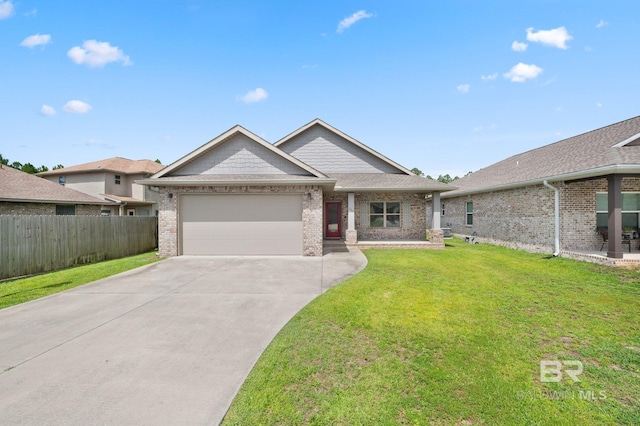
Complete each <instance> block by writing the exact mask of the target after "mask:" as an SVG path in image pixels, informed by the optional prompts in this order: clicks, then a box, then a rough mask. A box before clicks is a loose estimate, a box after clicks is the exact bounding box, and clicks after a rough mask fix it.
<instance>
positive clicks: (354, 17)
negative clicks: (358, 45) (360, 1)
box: [336, 10, 373, 34]
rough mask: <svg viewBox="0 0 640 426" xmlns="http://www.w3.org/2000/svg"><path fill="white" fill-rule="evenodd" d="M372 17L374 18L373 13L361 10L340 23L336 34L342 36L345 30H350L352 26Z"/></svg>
mask: <svg viewBox="0 0 640 426" xmlns="http://www.w3.org/2000/svg"><path fill="white" fill-rule="evenodd" d="M372 16H373V13H367V11H366V10H359V11H357V12H356V13H354V14H353V15H351V16H348V17H346V18H344V19H343V20H342V21H340V23H339V24H338V29H337V30H336V32H337V33H338V34H341V33H342V32H343V31H344V30H346V29H347V28H349V27H350V26H352V25H353V24H355V23H356V22H358V21H359V20H361V19H365V18H371V17H372Z"/></svg>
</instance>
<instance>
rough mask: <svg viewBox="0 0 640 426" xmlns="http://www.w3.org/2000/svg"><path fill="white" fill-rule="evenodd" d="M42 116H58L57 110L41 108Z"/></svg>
mask: <svg viewBox="0 0 640 426" xmlns="http://www.w3.org/2000/svg"><path fill="white" fill-rule="evenodd" d="M40 114H42V115H46V116H48V117H51V116H52V115H56V110H55V109H54V108H53V107H52V106H49V105H42V108H40Z"/></svg>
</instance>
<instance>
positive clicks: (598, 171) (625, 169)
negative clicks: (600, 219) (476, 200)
mask: <svg viewBox="0 0 640 426" xmlns="http://www.w3.org/2000/svg"><path fill="white" fill-rule="evenodd" d="M611 174H640V164H615V165H612V166H604V167H597V168H595V169H588V170H581V171H578V172H571V173H564V174H560V175H555V176H548V177H543V178H536V179H530V180H523V181H519V182H511V183H507V184H502V185H494V186H487V187H484V188H478V189H469V190H462V191H455V192H453V193H443V194H442V198H452V197H460V196H462V195H468V194H481V193H484V192H493V191H503V190H506V189H513V188H521V187H523V186H531V185H540V184H544V181H551V182H554V181H566V180H577V179H587V178H593V177H600V176H602V177H604V176H606V175H611Z"/></svg>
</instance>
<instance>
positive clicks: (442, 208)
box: [440, 203, 444, 216]
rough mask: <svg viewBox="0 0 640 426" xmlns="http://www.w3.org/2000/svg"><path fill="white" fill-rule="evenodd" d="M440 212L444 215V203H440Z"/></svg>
mask: <svg viewBox="0 0 640 426" xmlns="http://www.w3.org/2000/svg"><path fill="white" fill-rule="evenodd" d="M440 214H441V215H442V216H444V203H442V204H441V205H440Z"/></svg>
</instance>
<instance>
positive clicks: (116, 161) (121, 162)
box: [38, 157, 164, 176]
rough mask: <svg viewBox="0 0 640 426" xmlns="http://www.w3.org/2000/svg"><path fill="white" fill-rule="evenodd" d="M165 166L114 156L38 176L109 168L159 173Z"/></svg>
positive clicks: (122, 171)
mask: <svg viewBox="0 0 640 426" xmlns="http://www.w3.org/2000/svg"><path fill="white" fill-rule="evenodd" d="M163 168H164V166H163V165H162V164H158V163H156V162H155V161H151V160H129V159H128V158H122V157H113V158H107V159H106V160H99V161H93V162H91V163H84V164H78V165H76V166H70V167H64V168H62V169H56V170H49V171H48V172H43V173H38V176H57V175H63V174H68V173H82V172H95V171H101V172H102V171H105V170H109V171H112V172H119V173H122V174H125V175H126V174H139V173H149V174H153V173H157V172H159V171H160V170H162V169H163Z"/></svg>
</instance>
